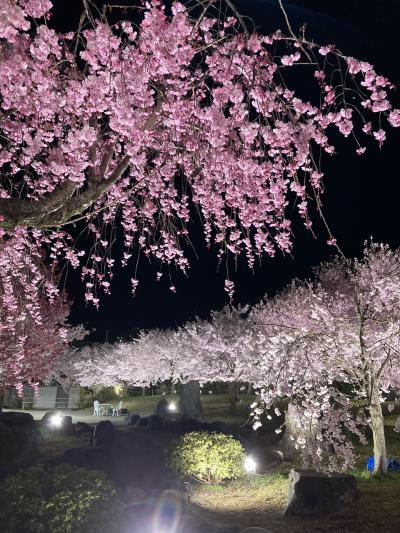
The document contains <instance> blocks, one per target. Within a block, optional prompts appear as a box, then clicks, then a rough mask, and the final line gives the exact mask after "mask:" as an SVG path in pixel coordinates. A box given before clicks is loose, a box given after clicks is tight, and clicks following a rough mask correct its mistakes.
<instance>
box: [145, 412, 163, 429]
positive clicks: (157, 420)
mask: <svg viewBox="0 0 400 533" xmlns="http://www.w3.org/2000/svg"><path fill="white" fill-rule="evenodd" d="M147 427H148V428H149V429H162V427H163V419H162V418H161V416H159V415H150V416H149V423H148V426H147Z"/></svg>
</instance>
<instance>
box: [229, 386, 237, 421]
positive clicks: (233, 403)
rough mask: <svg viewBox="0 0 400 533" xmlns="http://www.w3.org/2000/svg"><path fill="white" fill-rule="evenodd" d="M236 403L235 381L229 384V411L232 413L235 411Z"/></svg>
mask: <svg viewBox="0 0 400 533" xmlns="http://www.w3.org/2000/svg"><path fill="white" fill-rule="evenodd" d="M236 402H237V385H236V381H231V382H230V383H229V411H230V412H231V413H233V412H234V411H235V410H236Z"/></svg>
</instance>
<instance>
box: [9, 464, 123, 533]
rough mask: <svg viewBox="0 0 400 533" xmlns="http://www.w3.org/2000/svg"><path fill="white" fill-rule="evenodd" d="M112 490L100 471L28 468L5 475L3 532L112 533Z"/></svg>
mask: <svg viewBox="0 0 400 533" xmlns="http://www.w3.org/2000/svg"><path fill="white" fill-rule="evenodd" d="M118 511H119V505H118V503H117V490H116V489H115V487H114V485H113V484H112V483H111V482H110V481H109V480H108V479H107V477H106V476H105V475H104V474H103V473H102V472H96V471H91V470H86V469H84V468H76V467H73V466H68V465H61V466H56V467H51V468H48V469H47V470H46V469H44V468H43V467H42V466H33V467H31V468H28V469H26V470H23V471H20V472H18V473H17V474H14V475H12V476H8V477H7V478H5V480H4V481H3V483H2V490H1V491H0V530H1V531H2V532H3V533H28V532H29V533H47V532H49V531H51V532H52V533H83V532H85V533H92V532H93V533H94V532H104V533H106V532H107V533H108V532H111V531H114V529H113V527H112V524H113V523H115V519H116V516H117V513H118Z"/></svg>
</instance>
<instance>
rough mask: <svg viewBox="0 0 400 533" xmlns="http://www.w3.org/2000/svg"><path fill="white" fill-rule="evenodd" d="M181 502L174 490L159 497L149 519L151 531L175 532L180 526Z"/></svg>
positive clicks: (154, 532) (157, 532) (161, 532)
mask: <svg viewBox="0 0 400 533" xmlns="http://www.w3.org/2000/svg"><path fill="white" fill-rule="evenodd" d="M182 515H183V502H182V498H180V497H179V495H178V494H177V493H176V492H174V491H172V490H171V491H165V492H164V494H163V495H162V496H161V497H160V499H159V501H158V504H157V507H156V508H155V510H154V514H153V517H152V520H151V530H150V531H151V533H177V532H178V531H180V526H182Z"/></svg>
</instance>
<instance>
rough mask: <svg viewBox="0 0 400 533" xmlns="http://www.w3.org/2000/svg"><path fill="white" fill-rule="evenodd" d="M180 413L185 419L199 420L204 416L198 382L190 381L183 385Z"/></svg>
mask: <svg viewBox="0 0 400 533" xmlns="http://www.w3.org/2000/svg"><path fill="white" fill-rule="evenodd" d="M179 412H180V414H181V415H182V416H183V418H198V417H200V416H201V415H202V414H203V407H202V405H201V400H200V384H199V382H198V381H189V382H188V383H183V384H182V388H181V395H180V401H179Z"/></svg>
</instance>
